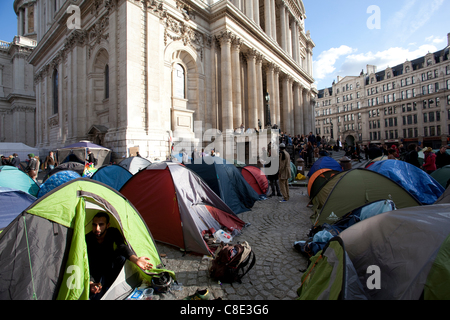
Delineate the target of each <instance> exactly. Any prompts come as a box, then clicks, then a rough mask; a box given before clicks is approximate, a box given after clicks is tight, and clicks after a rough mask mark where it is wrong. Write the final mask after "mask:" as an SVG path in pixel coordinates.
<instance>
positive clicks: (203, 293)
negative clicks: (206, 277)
mask: <svg viewBox="0 0 450 320" xmlns="http://www.w3.org/2000/svg"><path fill="white" fill-rule="evenodd" d="M209 298H210V297H209V290H208V289H204V290H199V289H197V291H196V292H195V294H193V295H190V296H188V297H186V298H184V299H183V300H209Z"/></svg>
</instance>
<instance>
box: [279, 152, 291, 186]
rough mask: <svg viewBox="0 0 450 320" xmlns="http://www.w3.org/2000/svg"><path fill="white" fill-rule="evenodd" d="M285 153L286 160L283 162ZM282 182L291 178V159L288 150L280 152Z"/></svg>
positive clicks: (280, 176)
mask: <svg viewBox="0 0 450 320" xmlns="http://www.w3.org/2000/svg"><path fill="white" fill-rule="evenodd" d="M283 153H284V156H285V157H284V160H283ZM279 178H280V180H289V179H290V178H291V157H290V156H289V153H288V152H287V151H286V150H283V151H280V170H279Z"/></svg>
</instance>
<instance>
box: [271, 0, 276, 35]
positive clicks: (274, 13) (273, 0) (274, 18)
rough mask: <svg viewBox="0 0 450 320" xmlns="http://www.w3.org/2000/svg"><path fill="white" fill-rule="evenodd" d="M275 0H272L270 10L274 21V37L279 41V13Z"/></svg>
mask: <svg viewBox="0 0 450 320" xmlns="http://www.w3.org/2000/svg"><path fill="white" fill-rule="evenodd" d="M276 10H277V9H276V5H275V0H270V12H271V22H272V39H273V40H275V41H277V13H276Z"/></svg>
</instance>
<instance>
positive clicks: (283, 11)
mask: <svg viewBox="0 0 450 320" xmlns="http://www.w3.org/2000/svg"><path fill="white" fill-rule="evenodd" d="M278 10H279V11H280V24H281V26H280V30H281V43H280V45H281V48H283V50H285V51H287V43H286V40H287V37H286V31H287V27H286V7H285V5H284V3H281V4H280V5H279V6H278Z"/></svg>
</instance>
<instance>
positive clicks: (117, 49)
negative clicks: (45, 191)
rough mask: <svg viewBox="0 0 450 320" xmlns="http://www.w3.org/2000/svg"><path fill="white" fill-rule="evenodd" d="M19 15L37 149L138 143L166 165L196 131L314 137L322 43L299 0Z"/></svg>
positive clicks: (90, 7)
mask: <svg viewBox="0 0 450 320" xmlns="http://www.w3.org/2000/svg"><path fill="white" fill-rule="evenodd" d="M30 8H31V9H30ZM14 9H15V10H16V13H17V14H18V17H19V19H18V20H19V22H18V29H19V30H20V29H25V28H28V27H27V26H28V24H29V23H30V17H29V14H30V12H32V13H33V17H34V19H33V20H31V21H32V23H33V26H34V29H35V40H36V41H37V45H36V47H35V48H34V49H33V50H32V52H31V53H30V55H29V57H28V58H27V61H28V63H30V64H31V65H32V66H33V67H34V78H33V80H34V90H35V95H36V111H35V119H36V121H35V124H36V128H35V132H36V137H35V142H36V143H35V144H36V147H38V148H40V149H43V150H54V149H56V148H59V147H62V146H65V145H69V144H71V143H74V142H78V141H80V140H90V141H93V142H94V143H97V144H100V145H103V146H105V147H108V148H110V149H112V150H113V155H114V159H115V160H120V159H121V158H123V157H127V156H128V155H129V152H130V148H136V147H138V148H139V151H140V154H141V155H142V156H144V157H147V158H149V159H150V160H155V159H160V160H165V159H166V158H167V157H168V155H169V154H170V151H171V146H172V143H174V142H176V141H183V140H184V141H187V140H189V139H197V140H198V139H199V138H198V137H196V135H195V134H194V132H198V131H199V128H200V129H201V131H204V130H207V129H217V130H219V131H220V132H224V133H225V132H233V131H234V130H235V129H237V128H240V127H241V126H244V127H245V128H258V126H259V123H261V122H262V127H266V125H267V124H269V123H270V124H272V125H274V124H277V125H278V127H279V128H280V129H281V131H283V132H286V133H291V134H304V133H308V132H310V131H313V128H314V123H315V119H314V112H313V106H314V98H315V96H316V94H317V91H316V89H315V88H314V86H313V82H314V79H313V77H312V50H313V48H314V42H313V41H312V39H311V37H310V34H309V32H307V31H305V19H306V13H305V8H304V5H303V3H302V1H301V0H245V1H244V0H232V1H229V0H228V1H227V0H220V1H217V0H205V1H201V0H193V1H188V0H167V1H157V0H77V1H64V0H33V1H31V0H16V1H15V3H14ZM25 22H26V23H25ZM266 96H270V100H269V101H266V100H265V97H266ZM200 142H201V143H204V142H205V141H200Z"/></svg>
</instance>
